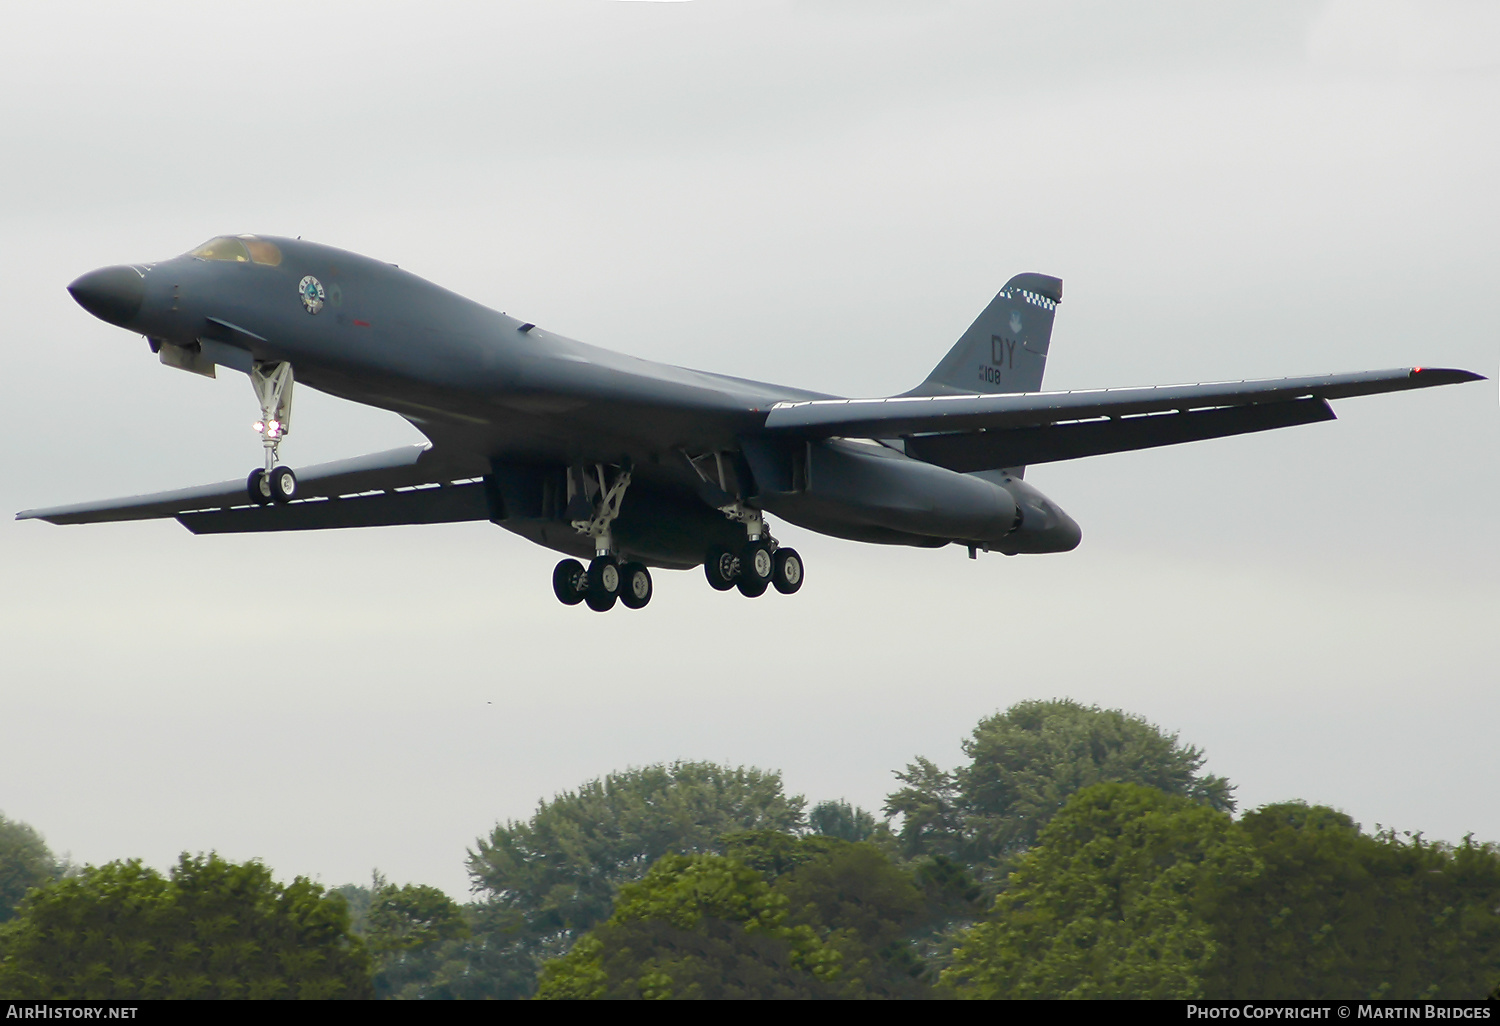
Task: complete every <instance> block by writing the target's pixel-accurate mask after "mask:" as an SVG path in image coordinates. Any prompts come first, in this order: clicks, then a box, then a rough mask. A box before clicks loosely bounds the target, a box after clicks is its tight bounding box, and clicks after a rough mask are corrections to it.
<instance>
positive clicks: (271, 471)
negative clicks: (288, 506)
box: [245, 360, 297, 505]
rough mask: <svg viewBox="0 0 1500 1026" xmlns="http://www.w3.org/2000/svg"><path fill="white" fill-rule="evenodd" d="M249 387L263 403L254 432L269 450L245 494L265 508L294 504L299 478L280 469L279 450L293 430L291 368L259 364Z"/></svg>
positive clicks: (248, 481) (261, 403)
mask: <svg viewBox="0 0 1500 1026" xmlns="http://www.w3.org/2000/svg"><path fill="white" fill-rule="evenodd" d="M250 384H251V386H252V387H253V388H254V389H255V398H256V399H258V400H259V401H260V420H258V421H256V422H255V431H256V433H257V434H259V435H260V439H261V444H262V445H263V446H264V447H265V450H266V465H265V466H264V467H257V468H256V469H255V470H253V471H251V472H250V477H249V479H248V480H246V481H245V490H246V491H248V492H249V493H250V501H251V502H257V503H261V504H262V505H264V504H266V503H270V502H291V501H292V497H293V496H294V495H296V494H297V475H296V474H294V473H292V468H291V467H284V466H282V465H281V454H280V449H281V440H282V439H283V438H285V437H286V435H287V432H288V431H290V430H291V429H292V365H291V364H289V363H286V362H284V361H283V362H282V363H262V362H261V361H259V360H257V361H255V363H254V364H252V365H251V367H250Z"/></svg>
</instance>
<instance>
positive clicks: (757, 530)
mask: <svg viewBox="0 0 1500 1026" xmlns="http://www.w3.org/2000/svg"><path fill="white" fill-rule="evenodd" d="M725 513H726V515H728V516H730V517H733V518H734V519H736V520H740V521H742V522H743V523H744V525H745V533H746V534H747V535H748V536H749V540H748V541H746V542H745V545H744V547H743V548H741V549H739V550H738V551H735V550H732V549H727V548H725V547H724V546H722V545H715V546H714V547H713V548H711V549H709V550H708V555H707V556H706V557H705V558H704V560H703V573H704V576H706V577H707V578H708V583H709V586H710V587H711V588H713V589H714V590H715V591H728V590H729V589H730V588H739V589H740V594H741V595H744V596H745V597H746V598H759V597H760V596H761V595H764V594H765V593H766V590H767V589H768V588H771V587H774V588H775V589H776V590H777V591H779V592H781V593H782V594H783V595H790V594H792V593H794V592H795V591H796V590H797V589H798V588H800V587H802V557H801V556H799V555H798V554H797V550H796V549H789V548H785V547H783V546H781V545H778V544H777V543H776V539H774V538H772V537H771V535H770V533H769V532H768V531H767V530H766V523H765V518H764V517H763V516H761V514H760V512H759V511H758V510H748V509H744V508H743V507H739V506H732V507H728V508H726V510H725Z"/></svg>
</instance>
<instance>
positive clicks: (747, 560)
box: [735, 541, 776, 598]
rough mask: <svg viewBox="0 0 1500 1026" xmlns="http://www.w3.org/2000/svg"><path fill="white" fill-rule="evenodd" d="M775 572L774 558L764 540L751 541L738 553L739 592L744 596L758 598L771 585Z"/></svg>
mask: <svg viewBox="0 0 1500 1026" xmlns="http://www.w3.org/2000/svg"><path fill="white" fill-rule="evenodd" d="M775 573H776V558H775V557H774V556H772V555H771V548H770V546H768V545H767V544H766V543H765V542H758V541H757V542H751V543H750V544H748V545H746V546H745V548H744V551H743V552H742V553H741V554H740V579H739V580H738V581H736V582H735V583H736V584H738V585H739V588H740V594H741V595H744V596H745V597H746V598H759V597H760V596H762V595H764V594H765V593H766V589H767V588H769V587H770V586H771V578H772V576H774V575H775Z"/></svg>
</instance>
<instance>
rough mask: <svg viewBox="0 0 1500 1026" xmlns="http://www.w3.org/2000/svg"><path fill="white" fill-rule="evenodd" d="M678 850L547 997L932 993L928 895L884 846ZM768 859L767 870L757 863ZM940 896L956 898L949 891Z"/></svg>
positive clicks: (755, 836)
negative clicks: (926, 960) (916, 936)
mask: <svg viewBox="0 0 1500 1026" xmlns="http://www.w3.org/2000/svg"><path fill="white" fill-rule="evenodd" d="M725 847H726V849H727V850H729V851H732V852H735V853H737V854H742V855H744V856H745V857H746V858H749V859H751V860H752V861H753V863H754V865H751V864H747V863H746V862H744V861H741V860H740V859H739V858H731V857H725V856H712V855H696V856H686V857H684V856H669V857H667V858H664V859H662V860H661V861H659V862H658V863H657V864H656V865H655V866H653V867H652V869H651V871H650V873H649V874H647V876H646V878H645V879H644V880H642V881H641V882H640V883H638V884H628V885H626V886H624V887H622V888H621V889H620V898H619V902H618V904H617V906H616V909H615V914H614V915H613V916H611V918H610V919H609V921H608V922H606V923H603V924H601V925H599V926H597V927H595V928H594V929H593V930H592V931H590V932H589V933H588V934H586V935H585V936H584V937H583V938H582V939H581V940H579V942H578V944H577V945H575V946H574V948H573V950H572V951H571V952H569V953H568V954H567V955H566V956H564V957H563V958H560V959H557V960H555V961H552V962H549V963H548V964H547V965H546V966H544V967H543V970H542V985H541V989H540V991H539V995H538V996H540V997H549V998H585V997H589V998H623V997H655V998H666V997H695V998H792V997H803V998H806V997H828V998H832V997H845V998H867V997H926V996H929V995H930V993H931V988H930V986H929V985H928V982H927V981H926V980H925V979H924V971H925V966H924V964H923V963H922V962H921V961H920V960H919V959H918V958H917V956H916V954H915V952H914V949H913V945H912V944H911V936H912V934H913V933H914V932H916V931H919V930H921V929H922V928H924V927H925V926H926V925H927V924H928V921H929V919H930V917H931V914H932V909H931V907H930V905H929V901H928V892H927V891H924V890H923V889H922V888H921V887H918V886H917V885H916V883H915V882H914V880H913V878H912V875H911V873H910V872H908V871H907V870H904V869H902V868H900V867H898V866H896V865H895V864H893V863H892V862H891V860H890V859H889V858H888V857H887V856H886V854H885V853H884V852H882V851H881V850H880V849H879V848H877V847H875V846H874V845H871V844H868V843H851V842H848V841H841V840H837V839H835V838H828V837H806V838H795V837H791V836H789V835H785V834H782V835H775V834H772V833H770V832H767V831H757V832H752V833H745V834H739V835H732V836H729V837H726V838H725ZM757 867H760V868H757ZM934 893H938V894H942V895H946V894H947V893H948V892H947V890H946V889H944V888H942V887H939V888H937V889H936V890H935V892H934Z"/></svg>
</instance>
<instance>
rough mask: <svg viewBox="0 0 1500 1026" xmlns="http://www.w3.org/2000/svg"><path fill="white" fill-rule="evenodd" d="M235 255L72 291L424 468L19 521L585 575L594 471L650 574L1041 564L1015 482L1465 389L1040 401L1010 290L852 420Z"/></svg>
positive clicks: (1037, 298)
mask: <svg viewBox="0 0 1500 1026" xmlns="http://www.w3.org/2000/svg"><path fill="white" fill-rule="evenodd" d="M240 238H241V239H243V240H246V242H245V243H243V244H240V243H234V242H233V240H230V242H226V243H225V245H231V244H233V245H248V244H253V245H257V246H261V247H263V248H264V247H266V246H269V247H273V249H274V252H275V253H276V254H277V255H278V257H279V259H278V260H277V261H275V262H272V263H258V262H254V261H250V260H243V259H242V260H238V261H226V260H222V259H203V258H201V257H199V256H194V255H184V256H180V257H175V258H173V259H170V260H164V261H160V262H156V263H148V264H139V265H131V266H128V267H123V266H122V267H109V268H103V269H101V270H98V271H94V272H91V273H89V274H87V275H84V276H83V277H81V278H80V279H78V280H77V281H75V282H74V283H73V284H72V285H71V286H69V288H70V291H72V292H73V294H74V297H75V298H76V299H77V300H78V302H79V303H80V305H83V306H84V307H85V308H86V309H88V310H89V311H90V312H92V313H94V314H95V315H96V316H98V317H100V318H101V319H103V320H106V321H109V322H110V323H113V324H117V325H118V326H120V327H123V328H126V329H128V330H131V331H135V332H139V333H141V334H144V335H146V336H147V337H148V338H149V339H151V341H152V345H153V347H154V348H156V349H158V350H159V352H160V353H161V354H162V355H161V358H162V360H163V362H167V363H170V364H171V365H174V366H178V367H181V368H183V369H188V370H194V371H197V372H199V373H212V371H213V369H214V368H215V367H216V366H221V367H225V368H228V369H232V370H236V371H240V372H248V371H249V370H250V368H251V366H252V365H253V364H254V363H257V362H260V363H268V364H269V363H281V362H287V363H290V364H291V365H292V366H293V367H294V368H295V373H296V381H297V383H298V384H299V385H303V386H309V387H312V388H316V389H320V390H322V391H325V392H328V393H330V394H333V395H336V396H340V397H342V398H345V399H349V400H352V401H355V402H359V403H366V404H369V405H372V406H377V407H381V408H384V409H387V410H392V411H394V412H396V413H398V414H400V415H402V416H404V417H406V418H407V419H408V420H409V421H410V422H411V423H413V424H414V425H416V426H417V427H418V429H419V430H421V431H422V432H423V433H424V434H425V435H426V436H427V437H428V438H429V439H430V440H431V443H432V444H431V445H429V446H425V447H423V446H414V447H407V448H403V449H397V450H391V451H389V452H384V453H376V454H372V455H370V456H362V457H356V458H354V459H350V460H340V461H335V462H333V463H327V464H320V465H317V466H312V467H306V468H303V469H302V470H301V471H299V473H298V478H299V490H298V493H297V499H296V500H295V501H293V502H292V503H290V504H286V505H280V506H257V505H255V504H253V503H251V502H250V501H249V500H248V498H247V496H246V492H245V488H244V486H243V484H241V483H238V482H234V481H230V482H223V483H221V484H218V485H208V486H203V487H200V488H189V489H183V490H179V491H173V492H165V493H159V494H154V495H146V496H135V497H130V498H125V499H118V500H109V501H104V502H94V503H82V504H77V505H72V506H65V507H54V508H48V509H34V510H27V511H24V512H22V513H20V514H18V515H17V516H18V518H19V519H40V520H46V521H48V522H51V523H55V524H77V523H90V522H101V521H112V520H137V519H152V518H166V517H173V518H176V519H178V520H179V521H180V522H182V523H183V524H184V525H185V526H187V527H188V528H189V529H190V530H192V531H194V532H196V533H219V532H253V531H284V530H309V529H319V528H335V527H354V526H373V525H389V524H399V523H437V522H445V521H454V520H482V519H491V520H493V521H495V522H496V523H498V524H500V525H501V526H504V527H507V528H509V529H511V530H513V531H515V532H516V533H518V534H521V535H522V536H524V537H527V538H529V539H531V540H533V541H535V542H537V543H539V544H542V545H546V546H548V547H550V548H554V549H557V550H558V551H561V552H564V553H568V554H573V555H583V556H587V555H589V554H591V553H590V552H589V544H588V542H589V539H588V538H585V537H583V536H581V535H580V534H579V533H578V532H577V531H575V530H574V529H573V528H572V527H571V526H570V525H569V523H568V520H569V519H571V517H569V516H566V515H565V513H564V509H563V505H564V502H563V500H565V499H566V497H567V496H568V495H569V494H571V493H570V492H569V491H568V487H569V486H568V480H569V477H568V475H569V474H570V473H573V474H577V473H581V472H583V468H588V467H592V466H598V465H604V466H609V467H613V468H619V469H628V470H629V471H630V472H631V474H632V476H633V481H632V484H631V486H630V487H629V489H628V490H627V492H626V497H625V500H624V502H623V504H622V506H621V509H620V514H619V530H618V532H617V534H616V538H615V543H616V545H617V547H618V550H619V554H620V555H621V556H622V557H629V558H636V559H640V560H642V561H645V562H649V563H651V564H653V565H657V566H669V567H691V566H694V565H696V564H698V563H699V562H701V561H702V559H703V558H704V555H705V553H706V552H707V550H708V548H709V546H711V545H720V544H724V545H731V544H733V543H734V539H735V538H736V537H737V535H736V534H735V531H737V530H738V529H739V528H738V527H737V526H736V525H734V524H732V523H730V522H729V521H727V520H726V519H725V518H724V516H723V514H722V513H720V512H719V509H718V508H717V507H727V506H734V508H736V509H739V510H742V511H744V510H748V511H750V512H751V513H753V512H754V511H757V510H764V511H768V512H771V513H773V514H776V515H778V516H781V517H784V518H785V519H787V520H789V521H791V522H793V523H797V524H799V525H802V526H805V527H808V528H810V529H812V530H815V531H820V532H823V533H826V534H830V535H834V536H837V537H843V538H852V539H856V540H861V541H868V542H876V543H884V544H905V545H913V546H919V547H934V546H941V545H945V544H949V543H953V542H957V543H961V544H965V545H969V546H973V547H975V548H985V549H993V550H995V551H1002V552H1007V553H1018V552H1058V551H1066V550H1068V549H1071V548H1073V547H1075V546H1076V545H1077V544H1078V542H1079V539H1080V538H1081V531H1080V529H1079V527H1078V525H1077V524H1076V523H1074V522H1073V521H1072V519H1071V518H1069V517H1068V516H1067V514H1066V513H1064V512H1063V511H1062V510H1061V509H1060V508H1058V507H1057V506H1056V505H1055V504H1053V503H1052V502H1051V501H1050V500H1048V499H1047V498H1046V497H1045V496H1043V495H1042V494H1041V493H1040V492H1038V491H1036V489H1034V488H1031V487H1030V486H1027V485H1025V484H1024V482H1022V481H1021V480H1020V474H1021V472H1022V470H1023V469H1024V464H1026V463H1028V462H1043V461H1050V460H1061V459H1076V458H1080V457H1083V456H1089V455H1098V454H1103V453H1109V452H1120V451H1125V450H1130V449H1137V448H1146V447H1151V446H1158V445H1170V444H1177V443H1180V442H1186V441H1193V440H1198V439H1205V438H1214V437H1222V436H1225V435H1231V434H1239V433H1246V432H1253V431H1263V430H1268V429H1271V428H1276V427H1284V426H1292V425H1295V424H1303V423H1312V422H1316V421H1319V420H1326V419H1331V418H1332V416H1333V415H1332V412H1331V411H1330V410H1329V408H1328V406H1327V400H1330V399H1336V398H1344V397H1348V396H1355V395H1366V394H1373V393H1377V392H1386V391H1398V390H1403V389H1411V388H1423V387H1430V386H1434V385H1443V384H1453V383H1458V382H1463V381H1471V380H1475V379H1477V378H1478V377H1479V376H1478V375H1475V374H1471V373H1469V372H1467V371H1458V370H1433V369H1420V368H1419V369H1400V370H1392V371H1372V372H1364V373H1357V374H1334V375H1323V376H1316V377H1302V378H1280V379H1268V380H1261V381H1241V382H1227V383H1217V384H1199V385H1175V386H1150V387H1145V388H1120V389H1101V390H1088V391H1071V392H1043V391H1040V386H1041V378H1042V371H1043V369H1044V365H1045V358H1046V354H1047V349H1048V346H1049V344H1050V336H1051V328H1052V322H1053V318H1054V316H1055V312H1056V309H1057V306H1058V304H1059V303H1060V301H1061V297H1062V283H1061V281H1059V280H1058V279H1056V278H1051V277H1048V276H1045V275H1038V274H1023V275H1018V276H1016V277H1014V278H1012V279H1011V280H1010V281H1009V282H1007V284H1006V286H1005V288H1003V289H1002V290H1001V291H1000V293H999V294H998V295H997V296H996V297H995V299H994V300H993V301H992V302H991V303H990V304H989V305H988V306H987V307H986V308H985V310H984V311H983V312H982V313H981V314H980V316H979V317H978V319H976V321H975V322H974V324H973V325H972V326H971V327H970V328H969V330H968V331H966V332H965V333H964V335H963V336H962V337H961V338H960V339H959V341H958V343H957V344H956V345H955V346H954V347H953V349H952V351H951V352H950V353H949V354H948V355H947V356H946V357H944V359H943V361H942V362H940V363H939V365H938V366H937V367H936V368H935V369H934V370H933V372H932V374H931V375H929V376H928V378H927V379H926V381H924V382H923V384H922V385H920V386H918V387H917V388H916V389H913V390H912V391H911V392H908V393H905V394H903V395H900V396H894V397H890V398H883V399H845V398H840V397H836V396H828V395H824V394H821V393H816V392H811V391H808V390H804V389H796V388H790V387H786V386H780V385H772V384H767V383H763V382H758V381H750V380H746V379H742V378H736V377H730V376H726V375H720V374H713V373H709V372H705V371H699V370H692V369H688V368H683V367H677V366H671V365H667V364H661V363H654V362H651V361H648V360H641V359H637V358H635V357H631V356H627V355H623V354H620V353H615V352H611V351H609V350H605V349H600V348H598V347H595V346H591V345H587V344H585V343H582V342H578V341H576V340H573V339H569V338H566V337H563V336H561V335H557V334H554V333H552V332H549V331H547V330H545V329H543V328H540V327H537V326H536V325H533V324H529V323H523V322H521V321H519V320H517V319H516V318H514V317H511V316H509V315H507V314H504V313H500V312H497V311H494V310H491V309H489V308H487V307H484V306H481V305H480V304H478V303H475V302H473V301H471V300H468V299H465V298H464V297H462V296H459V295H457V294H455V293H453V292H450V291H448V290H446V289H443V288H441V287H439V286H437V285H435V284H433V283H431V282H428V281H425V280H423V279H422V278H419V277H417V276H416V275H413V274H410V273H408V272H406V271H403V270H401V269H400V268H398V267H396V266H394V265H392V264H388V263H384V262H381V261H378V260H373V259H370V258H368V257H363V256H359V255H356V254H353V253H347V252H344V251H341V250H338V249H334V248H331V247H328V246H322V245H317V244H314V243H310V242H303V241H300V240H295V239H285V238H270V237H253V236H243V237H240ZM309 280H315V283H316V284H315V286H307V283H308V282H309ZM307 289H311V291H310V292H307V296H308V298H307V301H306V302H304V292H305V291H306V290H307ZM965 383H971V384H969V385H968V386H967V390H966V386H965ZM860 439H864V440H865V441H863V442H861V441H859V440H860ZM706 467H712V468H713V469H712V472H711V473H710V472H708V471H706V470H705V468H706ZM569 468H575V469H574V470H573V471H570V470H569ZM585 476H586V475H585ZM481 482H482V483H481Z"/></svg>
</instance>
